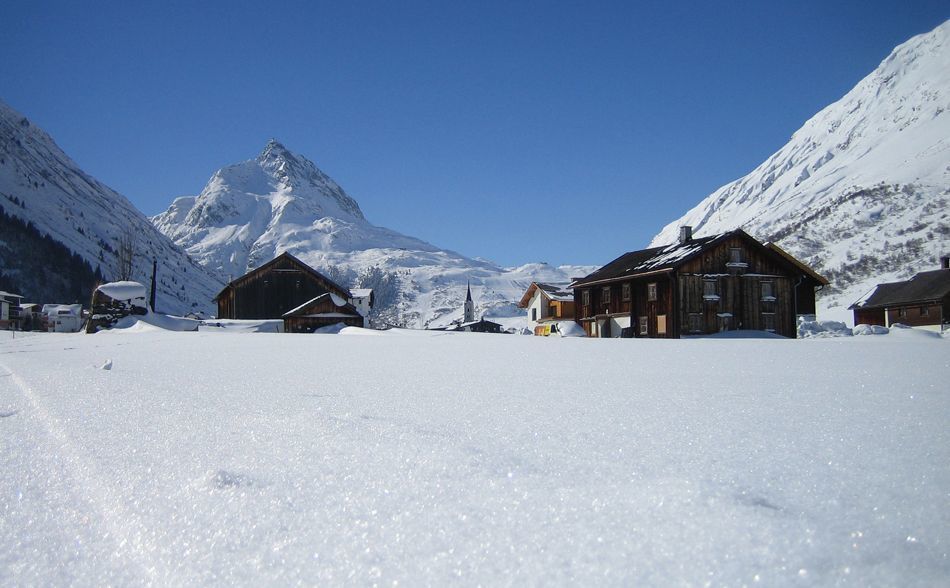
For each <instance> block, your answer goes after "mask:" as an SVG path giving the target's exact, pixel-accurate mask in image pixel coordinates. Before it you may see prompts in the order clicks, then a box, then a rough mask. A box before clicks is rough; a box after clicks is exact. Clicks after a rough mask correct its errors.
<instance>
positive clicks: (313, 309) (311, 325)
mask: <svg viewBox="0 0 950 588" xmlns="http://www.w3.org/2000/svg"><path fill="white" fill-rule="evenodd" d="M338 323H343V324H345V325H346V326H348V327H362V326H363V316H362V315H361V314H360V313H359V311H358V310H357V309H356V307H355V306H353V305H352V304H350V303H349V302H347V301H346V300H345V299H343V298H340V297H339V296H337V295H336V294H332V293H329V292H328V293H326V294H321V295H319V296H317V297H316V298H313V299H311V300H308V301H307V302H304V303H303V304H301V305H300V306H298V307H297V308H294V309H291V310H290V311H288V312H286V313H285V314H284V332H285V333H313V332H314V331H316V330H317V329H320V328H323V327H329V326H330V325H335V324H338Z"/></svg>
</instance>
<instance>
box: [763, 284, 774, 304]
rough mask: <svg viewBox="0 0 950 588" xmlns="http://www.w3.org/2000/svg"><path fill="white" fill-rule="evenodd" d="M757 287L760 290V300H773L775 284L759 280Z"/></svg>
mask: <svg viewBox="0 0 950 588" xmlns="http://www.w3.org/2000/svg"><path fill="white" fill-rule="evenodd" d="M759 289H760V290H761V292H762V300H775V284H774V283H773V282H771V281H768V282H759Z"/></svg>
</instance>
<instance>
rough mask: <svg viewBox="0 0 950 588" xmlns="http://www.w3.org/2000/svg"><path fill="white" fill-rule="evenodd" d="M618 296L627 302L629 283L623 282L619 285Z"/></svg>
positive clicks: (628, 298)
mask: <svg viewBox="0 0 950 588" xmlns="http://www.w3.org/2000/svg"><path fill="white" fill-rule="evenodd" d="M620 297H621V298H622V299H623V301H624V302H628V301H629V300H630V284H624V285H623V286H621V287H620Z"/></svg>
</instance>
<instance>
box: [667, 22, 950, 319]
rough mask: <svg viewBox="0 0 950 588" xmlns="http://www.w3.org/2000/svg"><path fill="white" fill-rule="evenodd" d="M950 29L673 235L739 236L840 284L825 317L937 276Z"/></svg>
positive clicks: (949, 187) (892, 61)
mask: <svg viewBox="0 0 950 588" xmlns="http://www.w3.org/2000/svg"><path fill="white" fill-rule="evenodd" d="M948 200H950V21H948V22H946V23H944V24H942V25H941V26H939V27H937V28H936V29H935V30H933V31H931V32H929V33H926V34H923V35H919V36H916V37H914V38H912V39H910V40H909V41H907V42H906V43H904V44H902V45H900V46H898V47H897V48H896V49H895V50H894V51H893V52H892V53H891V54H890V56H888V57H887V59H885V60H884V61H883V62H882V63H881V64H880V66H878V68H877V69H875V70H874V71H873V72H872V73H871V74H870V75H869V76H867V77H866V78H864V79H863V80H861V82H860V83H858V85H857V86H855V88H854V89H852V90H851V91H850V92H848V93H847V94H846V95H845V96H844V97H843V98H842V99H840V100H839V101H837V102H835V103H834V104H831V105H830V106H828V107H827V108H825V109H824V110H822V111H821V112H819V113H818V114H816V115H815V116H814V117H812V118H811V119H810V120H809V121H808V122H806V123H805V124H804V126H802V128H801V129H799V130H798V131H797V132H795V134H794V135H792V138H791V140H790V141H789V142H788V144H786V145H785V146H784V147H782V148H781V149H780V150H779V151H777V152H776V153H775V154H774V155H772V156H771V157H769V158H768V160H766V161H765V162H764V163H762V164H761V165H760V166H759V167H757V168H756V169H755V170H753V171H752V172H751V173H750V174H749V175H747V176H745V177H743V178H740V179H738V180H736V181H735V182H732V183H731V184H728V185H726V186H723V187H722V188H720V189H719V190H716V191H715V192H714V193H713V194H711V195H710V196H708V197H707V198H706V199H704V200H703V201H702V202H700V203H699V204H698V205H697V206H696V207H695V208H693V209H692V210H690V211H689V212H687V213H686V214H685V215H684V216H683V217H681V218H679V219H677V220H676V221H674V222H672V223H670V224H669V225H667V226H666V227H665V228H664V229H663V230H662V231H661V232H660V233H659V234H658V235H657V236H656V237H655V238H654V239H653V241H652V243H651V246H657V245H661V244H666V243H671V242H673V241H674V240H675V239H676V235H677V230H678V227H680V226H681V225H692V226H693V227H694V231H695V232H696V234H713V233H717V232H722V231H726V230H729V229H732V228H735V227H741V228H743V229H745V230H746V231H747V232H749V233H751V234H753V235H755V236H756V237H758V238H760V239H763V240H771V241H775V242H778V243H780V244H781V245H782V247H784V248H785V249H787V250H788V251H790V252H791V253H793V254H794V255H796V256H798V257H799V258H800V259H802V260H803V261H806V262H807V263H809V264H810V265H811V266H812V267H814V268H815V269H817V270H818V271H819V272H820V273H822V274H823V275H825V276H826V277H828V278H829V279H830V280H831V287H830V288H828V289H827V292H825V293H824V294H823V296H822V297H821V301H820V304H821V306H822V307H823V309H826V310H833V311H839V312H840V309H842V308H846V307H847V306H848V305H849V304H850V303H851V302H853V301H854V300H855V299H856V298H858V297H859V296H860V295H861V294H862V293H863V292H864V291H866V290H868V289H869V288H871V287H872V286H873V285H874V284H876V283H878V282H885V281H893V280H896V279H905V278H907V277H909V276H911V275H913V274H914V273H916V272H918V271H923V270H929V269H936V268H937V267H938V266H937V263H938V258H939V256H940V255H941V254H946V253H947V252H948V251H950V209H948Z"/></svg>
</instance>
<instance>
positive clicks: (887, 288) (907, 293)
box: [848, 269, 950, 310]
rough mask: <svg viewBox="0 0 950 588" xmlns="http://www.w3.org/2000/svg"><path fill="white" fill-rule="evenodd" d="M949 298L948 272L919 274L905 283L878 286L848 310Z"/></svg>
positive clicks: (938, 271) (949, 283) (944, 270)
mask: <svg viewBox="0 0 950 588" xmlns="http://www.w3.org/2000/svg"><path fill="white" fill-rule="evenodd" d="M946 296H950V270H946V269H939V270H934V271H929V272H920V273H919V274H917V275H915V276H914V277H913V278H911V279H909V280H907V281H905V282H887V283H884V284H878V285H877V286H875V288H874V289H873V290H871V291H870V292H868V293H867V294H865V295H864V296H862V297H861V299H860V300H858V301H856V302H855V303H854V304H852V305H851V306H849V307H848V308H849V309H851V310H853V309H855V308H883V307H887V306H899V305H907V304H916V303H921V302H930V301H935V300H940V299H942V298H944V297H946Z"/></svg>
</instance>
